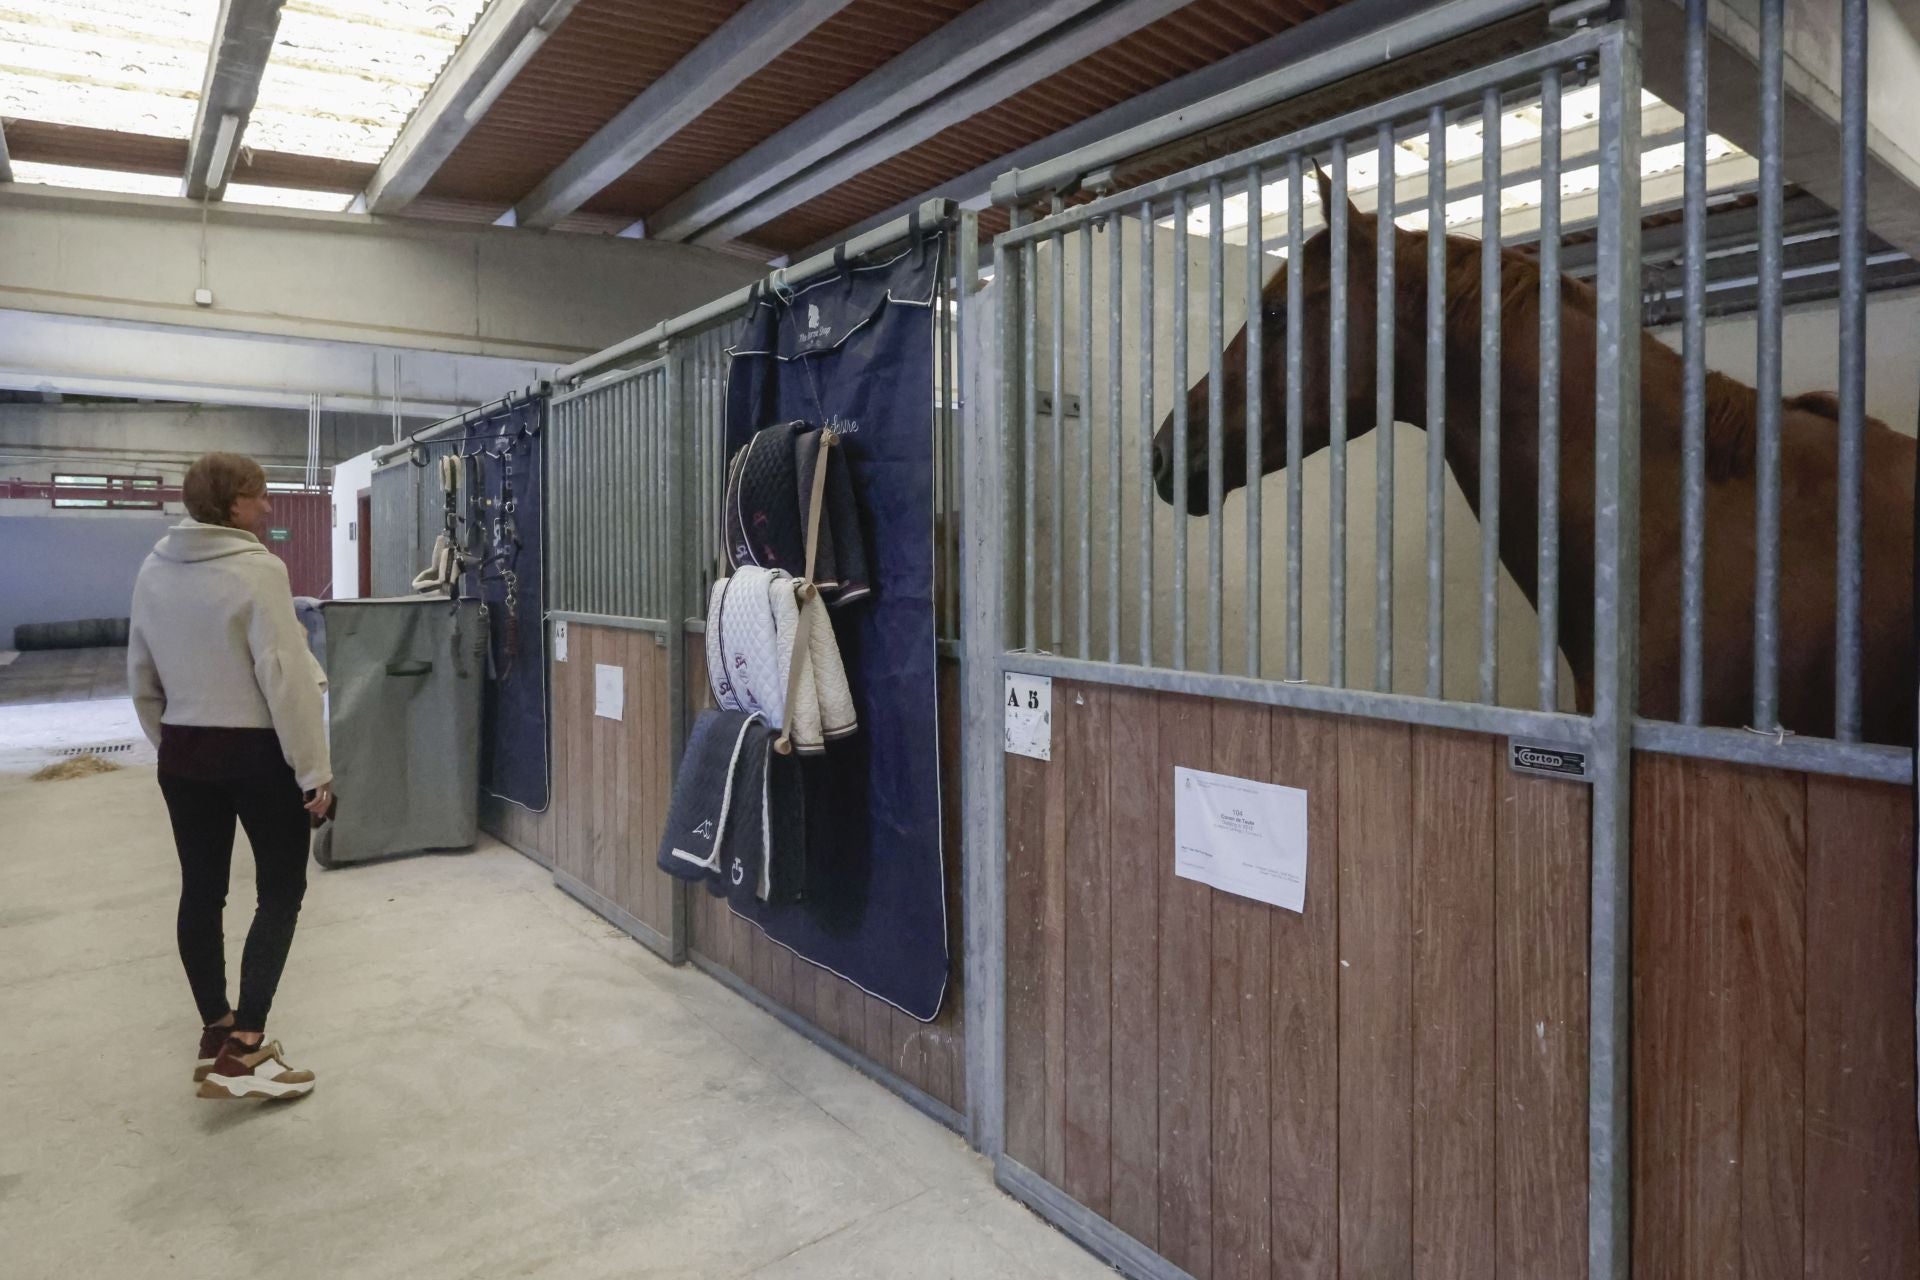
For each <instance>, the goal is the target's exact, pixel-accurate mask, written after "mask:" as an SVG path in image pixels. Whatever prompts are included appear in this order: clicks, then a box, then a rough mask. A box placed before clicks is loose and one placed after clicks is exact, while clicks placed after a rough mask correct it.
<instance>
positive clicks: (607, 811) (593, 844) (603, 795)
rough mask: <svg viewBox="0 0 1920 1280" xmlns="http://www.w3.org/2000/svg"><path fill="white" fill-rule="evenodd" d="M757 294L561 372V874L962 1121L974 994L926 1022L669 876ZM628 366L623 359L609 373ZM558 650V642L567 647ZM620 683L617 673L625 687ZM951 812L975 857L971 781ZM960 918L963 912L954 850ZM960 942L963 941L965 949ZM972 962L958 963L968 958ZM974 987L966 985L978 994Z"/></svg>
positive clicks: (943, 1116) (939, 369)
mask: <svg viewBox="0 0 1920 1280" xmlns="http://www.w3.org/2000/svg"><path fill="white" fill-rule="evenodd" d="M950 217H951V210H950V209H949V208H948V207H947V206H945V205H944V204H941V203H935V204H931V205H929V206H927V207H925V208H923V209H922V210H921V211H920V213H919V216H918V218H917V219H914V220H909V219H904V218H903V219H901V220H900V221H899V222H898V223H896V224H892V225H889V226H886V227H882V228H879V229H877V230H875V231H873V232H870V233H868V234H867V235H864V236H861V237H859V238H858V239H857V240H855V241H853V242H850V243H849V244H848V245H846V246H843V254H842V255H841V258H840V259H838V260H859V259H860V258H861V257H862V255H869V254H878V253H881V252H883V251H886V250H888V249H890V248H892V247H893V246H897V245H899V244H900V243H902V242H904V241H906V240H907V239H908V238H909V236H910V235H911V234H913V233H914V231H915V229H916V228H919V227H931V226H935V225H938V224H940V223H941V222H942V221H944V220H948V219H950ZM836 261H837V259H836V257H835V256H834V255H831V254H823V255H820V257H819V258H818V259H817V260H813V261H810V262H803V263H797V264H795V265H794V266H792V267H790V268H788V269H786V270H785V271H782V272H779V273H776V275H775V277H773V278H772V281H773V282H774V283H777V285H778V286H780V287H794V286H797V285H800V284H802V283H804V282H805V281H806V280H807V279H809V278H811V277H814V276H818V275H821V274H823V273H825V272H827V271H829V270H834V269H837V267H836ZM749 301H750V297H749V293H748V291H747V290H740V291H738V292H736V293H734V294H730V295H728V296H727V297H725V298H721V299H718V300H716V301H715V302H713V303H710V304H708V305H707V306H705V307H702V308H700V309H698V310H696V311H694V312H691V313H689V314H687V315H685V316H680V317H676V318H674V319H672V320H669V321H666V322H664V323H662V324H660V325H657V326H655V327H654V328H653V329H651V330H648V331H647V332H645V333H642V334H639V335H637V336H635V337H634V338H633V339H630V340H629V341H627V342H623V343H621V344H619V345H618V346H616V347H613V348H610V349H608V350H607V351H605V352H602V353H600V354H598V355H596V356H593V357H590V358H588V359H586V360H583V361H581V362H579V363H578V364H576V365H573V366H570V367H568V368H566V369H562V370H561V371H560V372H559V374H558V382H559V385H560V386H561V387H562V388H563V390H561V391H560V392H559V393H558V394H556V395H555V396H554V399H553V410H552V422H553V425H552V427H551V429H550V434H549V447H550V449H551V450H552V452H551V455H550V457H551V461H550V464H549V469H550V476H551V483H552V492H553V495H554V496H553V505H552V507H551V508H550V511H551V516H550V521H551V526H552V530H553V553H552V557H553V575H554V591H553V595H552V603H553V609H552V612H551V615H550V617H551V620H552V625H553V626H554V627H555V628H556V629H557V628H559V627H561V626H564V627H565V629H566V635H567V644H566V648H567V657H566V659H565V660H564V661H562V660H559V659H558V658H556V661H555V664H554V667H553V671H554V680H553V684H554V704H555V711H554V716H555V718H554V724H555V728H554V744H555V746H554V751H555V762H556V763H555V779H556V786H555V799H554V809H553V813H552V815H550V817H549V820H548V823H547V831H546V832H545V834H544V836H543V837H542V839H541V841H540V843H541V844H542V845H543V846H544V848H545V849H546V851H547V853H548V856H550V857H551V859H552V861H553V866H554V873H555V880H556V883H558V884H560V886H561V887H562V888H564V889H566V890H567V891H568V892H569V893H571V894H573V895H574V896H575V897H576V898H578V899H580V900H581V901H582V902H584V903H586V904H587V905H588V906H589V907H591V908H592V909H594V910H595V911H597V912H598V913H600V914H601V915H602V916H604V917H606V918H607V919H609V920H611V921H613V922H614V923H616V924H618V925H620V926H621V927H622V928H624V929H626V930H627V931H628V932H629V933H632V934H633V935H634V936H635V937H637V938H638V939H640V940H641V941H642V942H643V943H645V944H646V945H648V946H649V947H651V948H652V949H654V950H656V951H658V952H659V953H660V954H662V955H663V956H666V957H668V958H669V959H672V960H674V961H676V962H677V961H680V960H683V959H684V960H690V961H691V962H692V963H693V964H695V965H696V966H697V967H699V968H701V969H702V970H704V971H705V972H707V973H709V974H711V975H712V976H713V977H715V978H716V979H718V980H719V981H721V982H722V983H723V984H725V985H727V986H728V987H730V988H732V989H733V990H735V991H736V992H738V993H739V994H741V995H742V996H744V997H746V998H747V999H750V1000H752V1001H753V1002H755V1003H756V1004H758V1005H760V1006H761V1007H762V1008H764V1009H766V1010H767V1011H768V1012H770V1013H772V1014H773V1015H774V1016H775V1017H777V1018H779V1019H780V1020H781V1021H783V1022H785V1023H786V1024H787V1025H789V1026H791V1027H793V1028H794V1029H795V1030H797V1031H799V1032H800V1033H801V1034H803V1035H805V1036H807V1037H808V1038H809V1039H812V1040H814V1041H815V1042H816V1043H819V1044H821V1045H822V1046H823V1047H825V1048H827V1049H828V1050H829V1051H830V1052H833V1053H835V1054H836V1055H838V1056H840V1057H842V1058H843V1059H845V1060H847V1061H849V1062H850V1063H852V1064H853V1065H855V1066H856V1067H858V1068H859V1069H860V1070H862V1071H864V1072H866V1073H867V1074H869V1075H872V1076H873V1077H875V1078H876V1079H879V1080H880V1081H881V1082H882V1083H885V1084H886V1085H888V1086H889V1087H890V1088H892V1089H894V1090H895V1091H896V1092H898V1093H900V1094H901V1095H902V1096H903V1097H905V1098H907V1099H908V1100H909V1101H911V1102H913V1103H914V1104H915V1105H917V1106H919V1107H920V1108H921V1109H922V1110H924V1111H926V1112H927V1113H928V1114H930V1115H932V1116H934V1117H935V1118H937V1119H939V1120H941V1121H942V1122H943V1123H946V1124H948V1125H951V1126H954V1127H959V1125H960V1124H961V1115H962V1111H963V1108H964V1103H963V1092H962V1091H963V1087H964V1071H963V1055H964V1053H965V1045H964V1035H963V1030H962V1027H963V1023H962V1017H961V1009H962V1002H961V1001H960V1000H959V999H958V998H950V999H949V1000H948V1002H947V1005H946V1007H945V1009H944V1010H943V1012H942V1013H941V1015H940V1017H939V1018H938V1019H937V1020H936V1021H934V1022H933V1023H931V1024H921V1023H918V1022H916V1021H914V1020H913V1019H912V1018H910V1017H908V1016H906V1015H905V1014H903V1013H901V1012H900V1011H898V1010H897V1009H894V1008H892V1007H890V1006H888V1005H886V1004H884V1003H883V1002H881V1001H880V1000H878V999H877V998H875V997H873V996H871V995H868V994H867V993H866V992H864V991H861V990H860V989H859V988H857V987H855V986H854V985H853V984H851V983H850V982H847V981H845V980H843V979H841V978H838V977H836V976H834V975H833V974H831V973H829V972H826V971H824V970H819V969H816V968H815V967H814V966H812V965H810V964H808V963H807V962H806V961H804V960H802V959H799V958H798V957H796V956H795V955H794V954H793V953H792V952H790V951H788V950H787V949H785V948H784V947H781V946H779V945H778V944H776V943H774V942H772V941H770V940H769V939H768V938H767V937H766V936H765V935H764V934H763V933H762V932H761V931H760V930H758V929H756V928H753V927H752V926H750V925H749V924H748V923H747V922H746V921H745V920H744V919H742V918H740V917H738V916H735V915H733V914H732V913H731V912H730V911H729V910H728V909H727V906H726V903H725V901H724V900H722V899H717V898H714V897H712V896H710V895H708V894H707V893H704V892H689V891H688V889H687V886H686V884H685V882H683V881H679V880H675V879H672V878H670V877H668V876H666V875H665V874H663V873H661V872H660V871H658V870H657V868H656V867H655V864H654V855H655V850H656V847H657V845H658V841H659V834H660V829H661V824H662V822H663V821H664V817H665V810H666V804H667V800H668V798H669V795H670V792H671V788H672V781H673V776H674V770H675V767H676V766H677V764H678V761H679V756H680V752H681V749H682V746H683V744H684V742H685V738H686V733H687V729H688V726H689V725H690V723H691V721H692V719H693V717H694V716H696V715H697V714H698V712H699V711H700V710H701V709H702V708H703V707H706V706H709V705H711V701H710V694H709V691H708V685H707V679H706V666H705V651H704V637H703V631H704V621H703V620H704V616H705V610H706V604H707V598H708V592H709V589H710V588H711V586H712V584H713V582H714V581H715V580H716V579H717V578H718V577H720V576H721V575H722V574H724V573H725V572H726V565H725V562H724V560H723V558H722V555H721V536H720V526H721V518H720V511H721V500H722V493H723V487H724V479H725V474H726V463H727V459H726V458H725V457H724V456H723V445H724V440H725V419H726V400H727V376H728V363H729V359H730V355H729V347H730V345H731V344H732V342H733V341H734V338H735V336H736V331H737V329H738V327H739V321H740V319H741V318H742V316H743V315H744V314H745V313H746V310H747V307H748V305H749ZM957 310H958V304H957V302H956V301H955V299H954V298H953V296H952V292H951V290H950V289H947V290H944V291H943V293H942V295H941V298H940V299H939V300H938V307H937V313H936V314H937V317H938V322H937V324H936V330H937V333H938V340H939V341H940V342H941V344H942V352H943V353H944V355H943V358H942V359H940V360H937V361H936V363H935V367H936V373H935V382H936V397H937V400H936V413H935V422H936V427H935V430H936V433H937V435H938V444H939V447H938V449H937V451H936V475H935V477H934V490H935V495H936V506H937V510H936V512H935V515H936V528H937V530H938V536H939V539H940V550H939V551H938V552H937V556H936V559H937V570H936V585H937V592H936V607H937V609H938V612H939V619H940V621H939V626H938V633H939V635H940V636H941V637H942V644H943V647H945V646H950V645H951V644H952V638H953V636H954V635H955V634H956V629H957V626H958V612H959V610H958V603H957V599H958V586H957V582H956V575H955V573H954V571H953V566H954V556H955V555H956V554H957V545H956V539H957V534H956V533H955V521H954V513H955V509H956V506H957V502H958V491H957V490H958V481H957V476H958V471H957V467H956V464H955V463H954V461H953V453H954V450H955V449H956V448H957V432H956V431H955V430H954V419H955V416H956V414H957V411H958V405H957V386H958V380H957V377H956V374H955V372H954V368H953V363H954V343H955V326H956V323H957V321H956V314H957ZM608 370H611V371H608ZM556 652H557V650H556ZM604 666H614V667H617V668H619V669H620V670H621V671H622V672H623V673H624V676H623V678H624V681H625V707H624V720H623V721H621V722H615V721H612V720H609V719H607V718H605V717H595V715H594V714H593V711H594V697H595V689H594V685H595V679H596V676H595V673H596V670H597V669H598V668H601V667H604ZM609 678H610V677H609ZM941 703H942V713H941V714H942V726H943V740H944V742H945V744H946V745H945V746H944V747H943V758H944V759H946V760H948V761H953V760H956V759H957V758H958V746H957V742H956V741H955V739H956V738H957V730H958V672H957V666H956V664H954V663H953V662H952V661H951V660H949V661H946V662H944V663H943V670H942V689H941ZM944 777H945V778H946V779H948V780H950V781H951V783H952V784H953V785H952V786H951V789H950V791H949V794H948V796H947V802H946V804H945V805H944V812H945V816H946V819H947V821H948V823H949V824H950V827H951V829H952V832H953V834H952V835H951V836H950V837H949V839H948V843H949V845H950V846H953V847H957V845H958V837H957V829H958V822H959V813H960V804H959V796H958V786H957V783H958V773H957V770H955V769H953V768H952V767H951V766H950V767H949V768H948V770H947V772H946V774H945V775H944ZM947 865H948V869H949V879H950V891H949V900H950V904H951V905H950V910H951V911H952V912H953V913H954V914H955V915H957V913H958V907H959V898H960V893H959V874H960V866H959V861H958V859H957V858H949V859H948V862H947ZM955 950H956V952H957V951H958V948H957V947H956V948H955ZM954 963H955V964H956V965H958V964H959V963H960V961H959V959H958V957H957V956H956V959H955V961H954ZM956 985H957V984H956Z"/></svg>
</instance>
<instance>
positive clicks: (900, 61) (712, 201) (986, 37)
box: [650, 0, 1098, 240]
mask: <svg viewBox="0 0 1920 1280" xmlns="http://www.w3.org/2000/svg"><path fill="white" fill-rule="evenodd" d="M1096 3H1098V0H986V2H985V3H984V4H979V5H976V6H975V7H973V8H971V9H969V10H967V11H966V12H965V13H962V14H961V15H960V16H959V17H957V18H955V19H953V21H951V22H949V23H947V24H946V25H945V26H943V27H941V28H940V29H939V30H938V31H935V32H934V33H933V34H931V35H929V36H928V37H927V38H926V39H924V40H922V41H920V42H919V43H918V44H916V45H914V46H913V47H912V48H910V49H908V50H907V51H906V52H905V53H902V54H900V55H899V56H898V57H896V58H894V59H893V60H892V61H890V62H888V63H886V64H885V65H883V66H881V67H880V68H878V69H877V70H875V71H874V72H872V73H871V74H870V75H868V76H867V77H866V78H865V79H863V80H861V81H860V82H859V83H858V84H855V85H854V86H852V87H851V88H849V89H847V90H846V91H845V92H844V93H841V94H839V95H838V96H836V97H834V98H833V99H832V100H830V101H828V102H825V103H822V104H821V105H820V106H818V107H816V108H814V109H813V110H812V111H809V112H808V113H807V114H806V115H804V116H802V117H800V119H798V120H796V121H794V122H793V123H792V124H790V125H788V126H787V127H786V128H784V129H782V130H780V132H778V133H776V134H774V135H773V136H772V137H770V138H768V139H767V140H766V141H764V142H762V143H760V144H759V145H758V146H756V147H754V148H753V149H752V150H751V151H748V152H747V153H745V154H744V155H741V156H739V157H737V158H735V159H733V160H730V161H728V162H727V163H726V164H725V165H723V166H722V167H721V168H720V169H719V170H717V171H716V172H714V173H713V174H712V175H710V176H709V177H707V178H705V179H702V180H701V182H700V183H699V184H698V185H697V186H695V187H693V188H692V189H691V190H689V191H688V192H686V194H684V195H682V196H680V197H679V198H678V199H676V200H674V201H673V202H672V203H671V204H669V205H667V206H666V207H665V208H664V209H662V210H660V212H659V213H657V214H656V215H654V217H653V218H652V219H651V220H650V234H651V235H653V237H654V238H655V239H659V240H685V239H687V238H689V237H691V236H693V235H694V234H696V233H697V232H699V231H700V230H702V229H703V228H704V227H705V226H706V225H707V224H709V223H711V222H713V221H715V220H716V219H718V218H721V217H723V216H725V215H726V214H727V213H729V212H730V211H732V210H734V209H737V208H739V207H740V206H741V205H743V204H746V203H747V202H748V201H750V200H752V199H754V198H755V197H757V196H760V195H763V194H765V193H766V192H767V191H769V190H771V189H772V188H773V187H775V186H777V185H779V184H780V183H782V182H785V181H786V180H787V179H789V178H792V177H793V176H795V175H796V174H799V173H801V172H803V171H805V170H806V169H807V168H808V166H810V165H813V164H817V163H819V162H820V161H822V160H825V159H827V158H829V157H830V156H832V155H833V153H834V152H836V151H839V150H840V149H841V148H843V147H850V146H852V145H853V144H854V143H856V142H858V141H860V139H862V138H864V137H866V136H867V135H869V134H871V133H874V132H876V131H878V130H880V129H881V128H883V127H884V126H886V125H888V124H890V123H891V122H892V121H894V120H896V119H898V118H899V117H901V116H904V115H906V114H907V113H909V112H910V111H912V110H913V109H914V108H916V107H918V106H920V105H921V104H923V103H925V102H926V101H927V100H928V99H929V98H932V97H934V96H936V95H938V94H942V93H945V92H946V91H947V90H949V89H952V88H954V87H955V86H957V85H959V84H960V83H961V82H963V81H964V80H966V79H967V77H969V76H971V75H973V74H975V73H976V72H979V71H982V70H984V69H985V68H987V67H989V66H992V65H993V64H994V63H995V62H998V61H999V60H1000V59H1001V58H1004V57H1006V56H1007V55H1008V54H1010V53H1014V52H1017V51H1018V50H1020V49H1021V48H1023V47H1025V46H1026V45H1028V44H1031V43H1032V42H1033V41H1035V40H1037V39H1039V38H1040V37H1042V36H1044V35H1046V34H1047V33H1048V32H1050V31H1052V30H1054V29H1055V28H1056V27H1058V26H1060V25H1061V24H1062V23H1064V22H1068V21H1070V20H1072V19H1074V18H1077V17H1079V16H1080V15H1081V14H1083V13H1085V12H1086V11H1087V10H1088V9H1091V8H1092V7H1093V6H1094V5H1095V4H1096ZM915 207H917V205H916V206H915Z"/></svg>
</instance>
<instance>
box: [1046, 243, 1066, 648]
mask: <svg viewBox="0 0 1920 1280" xmlns="http://www.w3.org/2000/svg"><path fill="white" fill-rule="evenodd" d="M1050 243H1051V247H1052V249H1053V269H1052V271H1051V272H1050V273H1049V274H1051V276H1052V277H1053V280H1052V283H1053V288H1052V290H1051V296H1050V297H1049V299H1048V301H1049V303H1050V305H1051V307H1052V311H1051V313H1050V314H1051V317H1052V320H1053V401H1052V403H1051V405H1050V406H1049V408H1048V414H1047V416H1048V419H1049V421H1050V424H1051V427H1052V431H1051V432H1050V436H1051V442H1050V443H1051V447H1050V449H1049V452H1048V454H1047V470H1048V473H1049V475H1050V476H1051V478H1052V481H1053V487H1052V495H1053V507H1052V509H1051V510H1050V511H1049V512H1048V515H1047V525H1048V527H1049V529H1050V530H1051V531H1052V534H1053V537H1052V543H1053V559H1051V560H1049V561H1048V562H1047V568H1048V571H1049V574H1050V576H1049V578H1048V581H1047V648H1049V649H1051V650H1053V651H1054V652H1056V653H1057V652H1059V650H1060V649H1061V648H1062V647H1063V645H1064V644H1065V634H1064V628H1063V626H1062V623H1061V613H1062V610H1063V605H1062V602H1061V598H1062V597H1063V596H1064V595H1065V594H1066V587H1065V584H1064V583H1062V582H1061V581H1060V570H1061V569H1062V568H1064V567H1065V566H1066V563H1067V402H1066V363H1067V355H1066V352H1067V320H1066V316H1067V301H1066V295H1067V262H1066V258H1067V242H1066V237H1065V236H1064V235H1063V234H1061V233H1059V232H1055V233H1054V236H1053V239H1052V241H1051V242H1050Z"/></svg>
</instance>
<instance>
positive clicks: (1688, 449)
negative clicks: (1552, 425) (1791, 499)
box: [1680, 0, 1707, 724]
mask: <svg viewBox="0 0 1920 1280" xmlns="http://www.w3.org/2000/svg"><path fill="white" fill-rule="evenodd" d="M1686 67H1687V108H1686V161H1685V178H1684V182H1685V191H1686V194H1685V196H1684V198H1683V203H1684V206H1685V208H1684V214H1683V216H1684V219H1685V235H1686V278H1685V283H1684V291H1685V292H1684V298H1685V301H1684V305H1683V306H1682V307H1681V313H1682V317H1683V319H1682V330H1681V332H1682V338H1681V352H1682V357H1683V360H1684V366H1683V369H1682V374H1681V376H1682V378H1683V379H1684V381H1683V382H1682V396H1683V399H1682V413H1681V419H1680V719H1681V720H1682V721H1683V722H1684V723H1686V724H1699V723H1700V685H1701V675H1702V672H1703V652H1704V651H1703V646H1702V633H1703V632H1704V630H1705V627H1706V540H1707V0H1687V51H1686Z"/></svg>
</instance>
